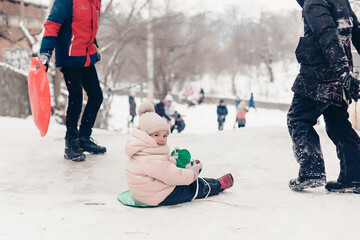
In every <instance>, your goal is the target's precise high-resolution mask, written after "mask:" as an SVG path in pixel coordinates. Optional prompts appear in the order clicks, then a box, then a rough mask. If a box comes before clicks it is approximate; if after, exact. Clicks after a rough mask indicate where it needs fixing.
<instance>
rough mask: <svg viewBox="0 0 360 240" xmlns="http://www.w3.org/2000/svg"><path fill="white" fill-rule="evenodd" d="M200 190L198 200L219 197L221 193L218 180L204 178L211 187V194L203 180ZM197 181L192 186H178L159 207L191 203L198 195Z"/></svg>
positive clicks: (200, 183) (201, 180)
mask: <svg viewBox="0 0 360 240" xmlns="http://www.w3.org/2000/svg"><path fill="white" fill-rule="evenodd" d="M198 180H199V181H198V182H199V190H198V195H197V197H196V199H202V198H205V197H206V196H207V195H208V196H213V195H217V194H219V193H220V188H221V185H220V182H219V181H218V180H216V179H212V178H204V180H205V181H206V182H207V183H208V184H209V185H210V188H211V189H210V193H209V186H208V185H207V183H206V182H205V181H204V180H203V179H202V178H199V179H198ZM196 182H197V181H194V182H193V183H191V184H190V185H183V186H176V187H175V189H174V190H173V191H172V192H171V193H170V195H169V196H167V197H166V198H165V200H164V201H162V202H161V203H160V204H159V205H160V206H161V205H162V206H166V205H175V204H179V203H185V202H190V201H191V200H192V199H193V197H194V196H195V194H196V187H197V183H196Z"/></svg>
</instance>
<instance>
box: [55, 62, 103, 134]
mask: <svg viewBox="0 0 360 240" xmlns="http://www.w3.org/2000/svg"><path fill="white" fill-rule="evenodd" d="M61 71H62V73H63V74H64V79H65V83H66V87H67V89H68V91H69V97H68V108H67V111H66V136H65V138H66V139H67V140H70V139H74V138H77V137H85V138H88V137H90V135H91V132H92V128H93V126H94V123H95V119H96V116H97V113H98V111H99V108H100V105H101V103H102V101H103V95H102V91H101V88H100V84H99V79H98V76H97V72H96V69H95V66H94V65H92V66H89V67H64V68H62V69H61ZM83 89H84V90H85V92H86V94H87V96H88V100H87V104H86V106H85V110H84V113H83V116H82V119H81V125H80V131H79V130H78V127H77V124H78V121H79V118H80V114H81V108H82V102H83Z"/></svg>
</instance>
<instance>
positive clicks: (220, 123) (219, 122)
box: [217, 116, 226, 130]
mask: <svg viewBox="0 0 360 240" xmlns="http://www.w3.org/2000/svg"><path fill="white" fill-rule="evenodd" d="M225 120H226V119H225V118H221V116H218V119H217V121H218V129H219V130H223V129H224V123H225Z"/></svg>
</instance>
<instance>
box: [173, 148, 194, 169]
mask: <svg viewBox="0 0 360 240" xmlns="http://www.w3.org/2000/svg"><path fill="white" fill-rule="evenodd" d="M171 156H172V157H174V158H175V160H176V166H177V167H179V168H185V166H186V165H188V164H189V163H190V160H191V155H190V152H189V151H188V150H186V149H178V148H176V149H175V150H174V151H172V152H171ZM193 165H194V163H193V162H191V166H193Z"/></svg>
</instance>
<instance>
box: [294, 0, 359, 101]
mask: <svg viewBox="0 0 360 240" xmlns="http://www.w3.org/2000/svg"><path fill="white" fill-rule="evenodd" d="M297 1H298V3H299V4H300V6H302V8H303V11H302V14H303V18H304V37H301V38H300V41H299V44H298V47H297V49H296V52H295V53H296V58H297V60H298V62H299V63H300V65H301V67H300V73H299V75H298V76H297V77H296V80H295V83H294V85H293V87H292V90H293V91H294V92H295V93H298V94H300V95H302V96H305V97H309V98H311V99H314V100H317V101H321V102H331V103H334V104H340V103H341V102H342V99H343V86H342V84H341V83H340V81H339V77H340V76H341V75H342V74H343V73H345V72H349V71H352V68H353V62H352V55H351V41H352V42H353V44H354V46H355V48H356V49H357V51H358V52H359V51H360V29H359V22H358V19H357V17H356V15H355V14H354V12H353V11H352V10H351V7H350V4H349V2H348V0H297Z"/></svg>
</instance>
